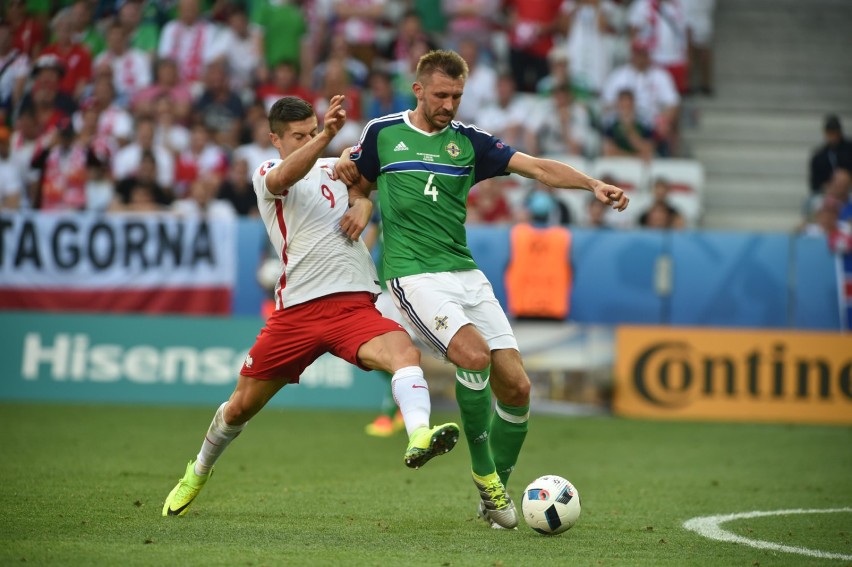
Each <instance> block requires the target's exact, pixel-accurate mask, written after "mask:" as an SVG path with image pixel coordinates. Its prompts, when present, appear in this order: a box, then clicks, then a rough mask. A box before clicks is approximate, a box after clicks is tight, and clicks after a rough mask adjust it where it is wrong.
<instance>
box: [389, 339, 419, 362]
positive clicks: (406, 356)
mask: <svg viewBox="0 0 852 567" xmlns="http://www.w3.org/2000/svg"><path fill="white" fill-rule="evenodd" d="M406 366H420V350H419V349H418V348H417V347H416V346H414V343H409V344H408V345H406V346H404V347H402V348H401V349H399V350H398V351H397V352H396V353H395V354H394V367H395V368H404V367H406Z"/></svg>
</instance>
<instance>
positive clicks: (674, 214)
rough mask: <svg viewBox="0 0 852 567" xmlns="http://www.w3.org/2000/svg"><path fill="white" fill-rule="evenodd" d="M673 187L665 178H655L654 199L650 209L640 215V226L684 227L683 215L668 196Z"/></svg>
mask: <svg viewBox="0 0 852 567" xmlns="http://www.w3.org/2000/svg"><path fill="white" fill-rule="evenodd" d="M670 190H671V188H670V186H669V182H668V181H667V180H665V179H663V178H661V177H660V178H657V179H656V180H654V190H653V195H654V200H653V202H652V203H651V206H650V207H648V209H647V210H646V211H645V212H644V213H642V214H641V215H639V226H643V227H645V228H683V227H684V226H686V223H685V221H684V218H683V215H681V214H680V212H679V211H678V210H677V209H676V208H675V207H673V206H672V205H671V203H670V202H669V199H668V196H669V192H670Z"/></svg>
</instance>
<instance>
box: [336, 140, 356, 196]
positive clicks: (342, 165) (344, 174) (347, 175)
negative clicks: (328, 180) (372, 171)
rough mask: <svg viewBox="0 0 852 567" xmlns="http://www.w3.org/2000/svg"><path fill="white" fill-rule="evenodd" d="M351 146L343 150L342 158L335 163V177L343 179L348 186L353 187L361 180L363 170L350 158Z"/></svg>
mask: <svg viewBox="0 0 852 567" xmlns="http://www.w3.org/2000/svg"><path fill="white" fill-rule="evenodd" d="M349 151H350V148H346V149H345V150H343V153H342V154H341V155H340V159H339V160H337V163H336V164H334V176H333V177H334V178H335V179H339V180H341V181H343V182H344V183H345V184H346V186H347V187H352V186H353V185H355V184H356V183H358V181H360V180H361V172H360V171H358V166H357V165H355V162H353V161H352V160H351V159H349Z"/></svg>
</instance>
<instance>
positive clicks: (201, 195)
mask: <svg viewBox="0 0 852 567" xmlns="http://www.w3.org/2000/svg"><path fill="white" fill-rule="evenodd" d="M220 180H221V178H220V177H219V176H217V175H208V174H204V175H200V176H198V177H197V178H196V179H194V180H193V181H192V183H191V185H190V187H189V191H188V194H187V196H186V197H184V198H183V199H178V200H176V201H175V202H174V203H172V210H173V211H174V212H175V213H177V214H178V215H180V216H183V217H197V216H203V217H205V218H208V219H232V218H235V217H236V216H237V212H236V211H235V210H234V206H233V205H231V203H230V201H226V200H225V199H219V198H217V195H218V191H219V183H220Z"/></svg>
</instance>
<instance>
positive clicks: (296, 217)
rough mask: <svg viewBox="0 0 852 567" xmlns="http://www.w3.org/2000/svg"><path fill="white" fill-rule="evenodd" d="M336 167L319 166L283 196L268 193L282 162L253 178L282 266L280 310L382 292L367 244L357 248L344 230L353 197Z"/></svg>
mask: <svg viewBox="0 0 852 567" xmlns="http://www.w3.org/2000/svg"><path fill="white" fill-rule="evenodd" d="M335 161H336V159H335V158H328V159H320V160H317V163H316V164H314V167H313V168H312V169H311V171H310V172H309V173H308V175H307V176H306V177H304V178H303V179H300V180H299V181H297V182H296V183H295V184H294V185H293V186H291V187H290V188H289V189H287V190H286V191H284V193H282V194H281V195H275V194H273V193H270V192H269V190H268V189H267V188H266V172H267V171H269V170H270V169H272V168H273V167H275V166H276V165H278V164H279V163H281V160H280V159H274V160H269V161H267V162H264V163H263V164H261V166H260V167H258V168H257V169H256V170H255V172H254V175H253V176H252V183H253V185H254V191H255V194H256V195H257V206H258V209H260V217H261V218H262V219H263V223H264V224H265V225H266V232H267V233H268V234H269V239H270V241H271V242H272V247H273V248H275V250H276V251H277V252H278V258H279V260H280V261H281V268H282V270H281V272H282V275H281V276H279V278H278V283H277V284H276V286H275V306H276V308H278V309H282V308H284V307H291V306H293V305H298V304H300V303H304V302H306V301H310V300H311V299H316V298H318V297H322V296H324V295H329V294H332V293H343V292H354V291H367V292H370V293H375V294H378V293H379V292H380V289H379V286H378V283H377V280H378V276H377V275H376V268H375V266H374V265H373V261H372V259H371V258H370V252H369V251H368V250H367V246H366V245H365V244H364V241H363V240H361V239H358V240H357V241H356V242H352V241H351V240H350V239H349V238H348V237H347V236H346V234H344V233H343V231H341V230H340V219H341V218H343V214H344V213H345V212H346V210H347V209H348V208H349V193H348V192H347V189H346V185H344V184H343V183H342V182H341V181H335V180H333V179H332V178H331V174H332V171H333V167H334V163H335Z"/></svg>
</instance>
